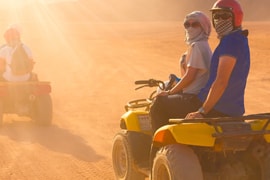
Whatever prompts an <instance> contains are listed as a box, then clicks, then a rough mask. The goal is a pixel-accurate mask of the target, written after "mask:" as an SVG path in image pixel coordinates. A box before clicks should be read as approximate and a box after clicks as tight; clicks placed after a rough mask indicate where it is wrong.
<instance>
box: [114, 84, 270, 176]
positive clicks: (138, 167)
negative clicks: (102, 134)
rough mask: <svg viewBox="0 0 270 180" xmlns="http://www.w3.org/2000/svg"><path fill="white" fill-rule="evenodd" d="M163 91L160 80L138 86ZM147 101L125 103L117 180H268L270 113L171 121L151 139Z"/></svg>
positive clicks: (116, 162) (117, 146) (116, 157)
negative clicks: (157, 88)
mask: <svg viewBox="0 0 270 180" xmlns="http://www.w3.org/2000/svg"><path fill="white" fill-rule="evenodd" d="M140 83H144V84H145V85H144V86H150V87H154V86H159V87H164V86H163V85H161V84H162V82H161V81H157V80H153V79H150V80H148V81H137V82H136V84H140ZM153 99H154V96H153V94H151V95H150V98H147V99H138V100H134V101H130V102H129V103H128V104H127V105H126V106H125V109H126V112H125V113H124V114H123V115H122V117H121V120H120V127H121V130H120V132H119V133H118V134H116V136H115V137H114V142H113V149H112V160H113V168H114V172H115V176H116V179H118V180H142V179H145V178H146V177H148V179H152V180H203V179H204V180H269V179H270V113H262V114H251V115H246V116H242V117H234V118H233V117H226V118H202V119H171V120H170V124H168V125H165V126H163V127H161V128H159V129H158V130H157V131H156V132H155V134H152V130H151V123H150V117H149V107H150V105H151V103H152V101H153Z"/></svg>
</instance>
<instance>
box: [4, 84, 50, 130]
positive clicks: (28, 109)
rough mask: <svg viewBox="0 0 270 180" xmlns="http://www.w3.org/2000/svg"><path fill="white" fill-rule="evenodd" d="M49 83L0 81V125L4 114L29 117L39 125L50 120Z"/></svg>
mask: <svg viewBox="0 0 270 180" xmlns="http://www.w3.org/2000/svg"><path fill="white" fill-rule="evenodd" d="M50 93H51V85H50V82H46V81H27V82H0V125H2V122H3V117H4V114H17V115H18V116H25V117H29V118H31V119H32V120H33V121H34V122H36V123H37V124H40V125H50V124H51V122H52V99H51V96H50Z"/></svg>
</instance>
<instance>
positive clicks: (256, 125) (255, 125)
mask: <svg viewBox="0 0 270 180" xmlns="http://www.w3.org/2000/svg"><path fill="white" fill-rule="evenodd" d="M266 122H267V120H260V121H258V120H257V121H256V120H254V121H251V122H250V124H251V129H252V130H254V131H259V130H261V129H262V128H263V126H264V125H265V123H266ZM265 130H270V124H268V126H267V127H266V129H265ZM264 139H265V141H266V142H268V143H270V134H265V135H264Z"/></svg>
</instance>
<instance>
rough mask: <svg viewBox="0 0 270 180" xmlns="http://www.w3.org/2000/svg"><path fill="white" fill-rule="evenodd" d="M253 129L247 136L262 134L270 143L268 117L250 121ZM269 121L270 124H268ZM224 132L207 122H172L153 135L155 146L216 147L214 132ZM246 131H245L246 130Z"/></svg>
mask: <svg viewBox="0 0 270 180" xmlns="http://www.w3.org/2000/svg"><path fill="white" fill-rule="evenodd" d="M248 123H249V124H250V128H251V130H250V131H249V132H247V133H246V134H244V135H245V136H251V137H252V136H254V135H255V134H257V135H261V136H262V137H263V138H264V139H265V141H266V142H267V143H270V123H269V120H268V119H265V120H262V119H260V120H252V121H250V122H248ZM268 123H269V124H268ZM217 130H218V132H219V133H222V130H221V128H220V127H218V126H217V127H214V126H212V125H210V124H207V123H184V124H172V125H166V126H163V127H161V128H159V129H158V130H157V131H156V132H155V134H154V137H153V144H154V146H164V145H168V144H174V143H180V144H187V145H194V146H202V147H214V146H215V142H216V139H217V138H216V137H215V136H214V134H217V133H218V132H217ZM244 133H245V132H244Z"/></svg>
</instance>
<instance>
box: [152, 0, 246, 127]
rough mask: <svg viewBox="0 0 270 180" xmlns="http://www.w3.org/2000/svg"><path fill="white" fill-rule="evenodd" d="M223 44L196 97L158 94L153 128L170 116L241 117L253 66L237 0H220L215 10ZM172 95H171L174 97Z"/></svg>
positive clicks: (217, 50)
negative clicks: (203, 85)
mask: <svg viewBox="0 0 270 180" xmlns="http://www.w3.org/2000/svg"><path fill="white" fill-rule="evenodd" d="M211 12H212V23H213V26H214V28H215V30H216V32H217V35H218V38H219V39H220V43H219V45H218V46H217V48H216V49H215V51H214V53H213V56H212V60H211V67H210V76H209V80H208V82H207V84H206V86H205V87H204V88H203V89H202V90H201V91H200V92H199V94H198V95H197V96H196V97H191V98H188V99H187V98H182V99H181V98H179V97H177V96H174V95H170V94H171V93H170V92H168V93H167V94H169V96H168V97H167V98H164V97H159V96H158V97H157V98H156V101H155V102H154V103H153V105H152V107H151V109H150V115H151V119H152V128H153V131H155V130H156V129H158V128H159V127H160V126H162V125H165V124H167V123H168V120H169V119H170V118H184V117H186V118H188V119H190V118H202V117H222V116H241V115H243V114H244V113H245V107H244V93H245V87H246V81H247V76H248V73H249V68H250V52H249V45H248V39H247V35H248V31H247V30H242V20H243V11H242V8H241V6H240V4H239V3H238V2H237V1H236V0H218V1H217V2H216V3H215V4H214V6H213V7H212V9H211ZM170 96H171V97H170Z"/></svg>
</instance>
